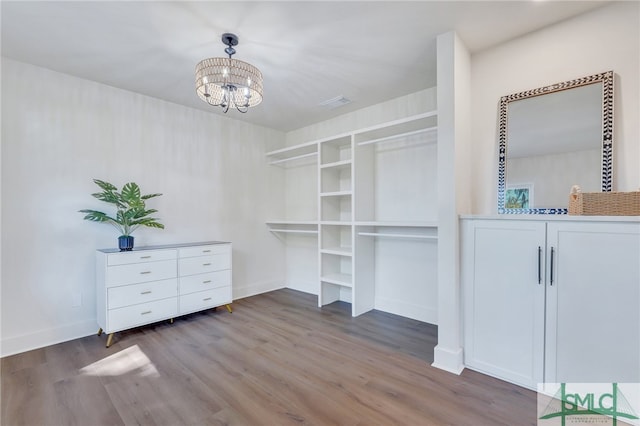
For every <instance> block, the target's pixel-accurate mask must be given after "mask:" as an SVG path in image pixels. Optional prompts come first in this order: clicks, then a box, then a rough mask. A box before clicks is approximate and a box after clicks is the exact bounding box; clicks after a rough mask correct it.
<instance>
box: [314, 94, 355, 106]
mask: <svg viewBox="0 0 640 426" xmlns="http://www.w3.org/2000/svg"><path fill="white" fill-rule="evenodd" d="M350 103H351V100H350V99H347V98H345V97H344V96H342V95H340V96H336V97H335V98H331V99H327V100H326V101H324V102H320V103H319V104H318V105H320V106H321V107H323V108H326V109H335V108H339V107H341V106H343V105H346V104H350Z"/></svg>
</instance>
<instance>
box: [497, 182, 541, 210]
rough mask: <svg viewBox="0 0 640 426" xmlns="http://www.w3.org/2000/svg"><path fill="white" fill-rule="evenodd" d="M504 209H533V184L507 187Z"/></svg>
mask: <svg viewBox="0 0 640 426" xmlns="http://www.w3.org/2000/svg"><path fill="white" fill-rule="evenodd" d="M504 207H505V208H507V209H531V208H533V207H534V204H533V184H532V183H522V184H514V185H507V189H506V191H505V193H504Z"/></svg>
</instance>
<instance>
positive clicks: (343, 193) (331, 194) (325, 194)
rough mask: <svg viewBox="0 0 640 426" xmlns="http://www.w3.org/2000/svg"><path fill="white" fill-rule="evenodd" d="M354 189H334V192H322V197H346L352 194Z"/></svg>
mask: <svg viewBox="0 0 640 426" xmlns="http://www.w3.org/2000/svg"><path fill="white" fill-rule="evenodd" d="M352 193H353V191H333V192H321V193H320V196H321V197H344V196H348V195H351V194H352Z"/></svg>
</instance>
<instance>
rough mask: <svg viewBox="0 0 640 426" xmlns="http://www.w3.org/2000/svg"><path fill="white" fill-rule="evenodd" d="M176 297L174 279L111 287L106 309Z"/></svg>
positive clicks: (175, 282)
mask: <svg viewBox="0 0 640 426" xmlns="http://www.w3.org/2000/svg"><path fill="white" fill-rule="evenodd" d="M177 295H178V280H177V279H176V278H172V279H169V280H162V281H151V282H148V283H142V284H129V285H124V286H119V287H111V288H109V289H108V296H107V308H108V309H115V308H121V307H123V306H129V305H136V304H139V303H146V302H151V301H153V300H159V299H166V298H167V297H176V296H177Z"/></svg>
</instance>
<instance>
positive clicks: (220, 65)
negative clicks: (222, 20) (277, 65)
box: [196, 33, 262, 113]
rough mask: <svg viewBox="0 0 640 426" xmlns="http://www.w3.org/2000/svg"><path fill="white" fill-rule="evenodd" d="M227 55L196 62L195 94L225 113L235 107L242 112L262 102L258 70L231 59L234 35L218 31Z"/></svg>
mask: <svg viewBox="0 0 640 426" xmlns="http://www.w3.org/2000/svg"><path fill="white" fill-rule="evenodd" d="M222 43H224V44H226V45H227V48H226V49H224V51H225V53H226V54H227V55H229V57H228V58H209V59H204V60H202V61H200V62H199V63H198V65H196V93H197V94H198V97H199V98H200V99H202V100H203V101H205V102H206V103H208V104H209V105H212V106H219V107H222V109H223V111H224V112H225V113H226V112H227V111H229V108H235V109H237V110H238V111H240V112H242V113H245V112H247V111H248V110H249V108H250V107H254V106H256V105H258V104H259V103H260V102H262V73H261V72H260V70H259V69H258V68H256V67H254V66H253V65H251V64H249V63H246V62H243V61H239V60H237V59H233V58H232V56H233V55H234V54H235V53H236V50H235V49H234V48H233V46H237V45H238V37H237V36H236V35H235V34H231V33H225V34H222Z"/></svg>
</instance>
